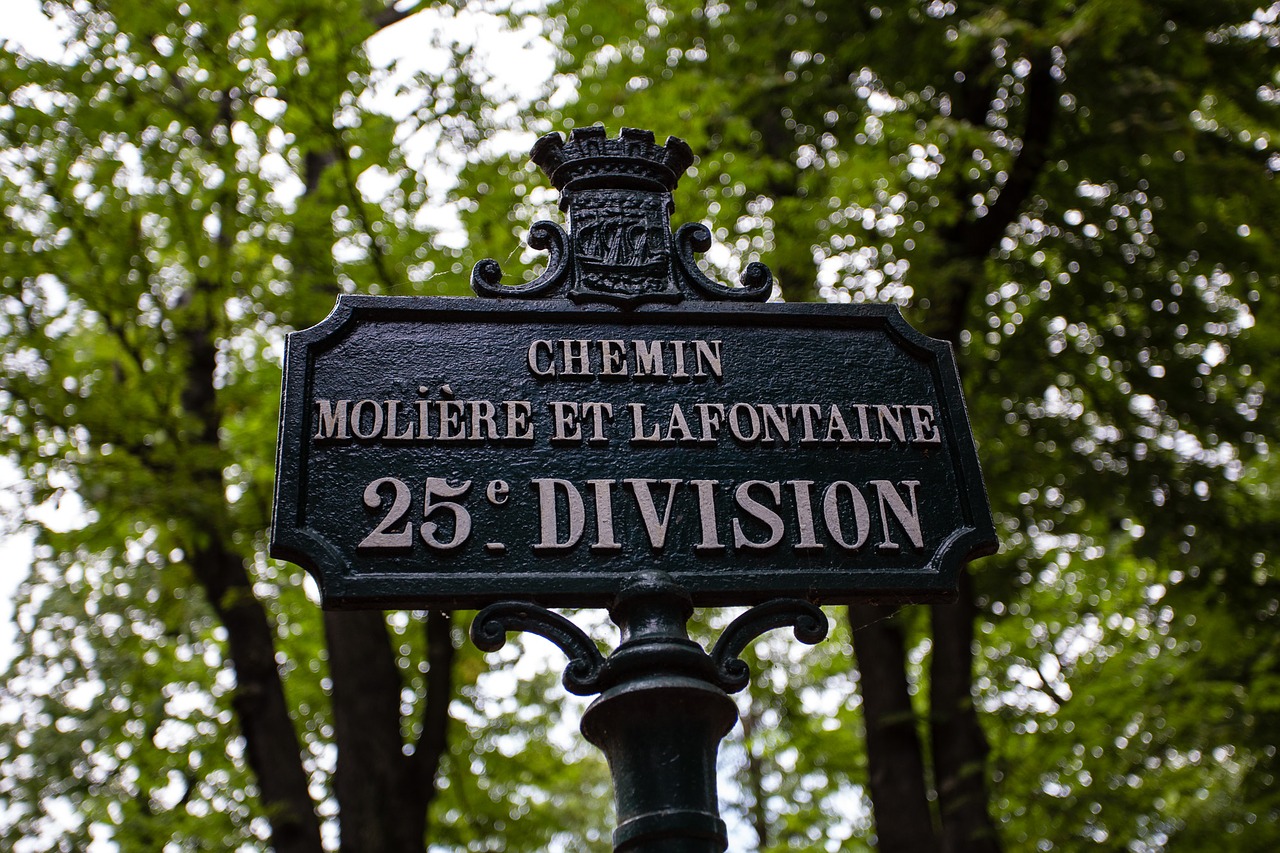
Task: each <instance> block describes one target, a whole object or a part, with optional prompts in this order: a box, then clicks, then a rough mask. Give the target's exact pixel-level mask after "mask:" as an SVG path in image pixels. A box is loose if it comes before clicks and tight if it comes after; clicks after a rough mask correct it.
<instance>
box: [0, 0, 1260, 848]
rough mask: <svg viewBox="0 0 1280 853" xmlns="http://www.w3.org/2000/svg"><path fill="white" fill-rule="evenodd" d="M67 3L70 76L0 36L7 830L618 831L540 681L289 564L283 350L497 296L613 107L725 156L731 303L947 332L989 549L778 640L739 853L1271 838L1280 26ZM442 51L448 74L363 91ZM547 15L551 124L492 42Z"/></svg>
mask: <svg viewBox="0 0 1280 853" xmlns="http://www.w3.org/2000/svg"><path fill="white" fill-rule="evenodd" d="M401 5H402V6H403V5H404V4H401ZM45 8H46V10H47V11H48V12H49V13H50V14H51V15H52V16H53V17H55V19H57V20H59V21H60V22H61V23H62V25H63V26H64V28H65V35H66V43H67V51H66V54H65V55H64V56H61V57H59V58H57V59H54V60H49V59H37V58H35V57H32V56H29V55H27V54H25V53H24V52H23V51H22V49H21V48H20V47H19V46H17V45H14V44H7V45H6V46H5V49H4V50H3V51H0V197H2V199H3V204H2V205H0V209H2V210H3V216H0V243H3V246H4V258H5V263H4V268H3V270H2V271H0V287H2V288H3V294H2V297H0V300H2V301H0V306H2V310H0V329H2V330H3V342H2V343H0V347H2V350H0V352H2V353H3V356H2V360H0V364H2V366H3V369H2V371H0V377H2V378H0V446H2V447H3V450H4V452H5V454H6V455H7V457H8V458H9V459H10V460H11V461H13V462H14V463H15V464H16V465H17V466H18V467H19V468H20V469H21V470H22V471H23V472H24V474H25V476H26V481H25V486H24V491H23V494H22V496H21V498H22V501H23V503H24V505H25V506H26V507H27V508H28V509H29V510H31V511H32V512H30V513H29V515H28V521H27V522H26V523H27V524H28V525H29V526H30V527H31V528H32V529H33V530H35V532H36V534H37V537H38V545H37V556H36V563H35V566H34V567H33V569H32V574H31V577H30V579H29V580H28V581H27V582H26V583H25V584H24V585H23V587H22V590H21V593H20V601H19V603H18V606H17V613H18V626H19V630H20V640H21V647H20V650H19V654H18V656H17V658H16V659H15V661H14V662H13V664H12V666H11V667H10V669H9V671H8V673H6V675H5V677H4V682H3V686H2V687H0V698H2V700H3V709H4V710H3V712H0V840H2V844H3V846H6V847H12V848H14V849H30V850H46V849H48V850H73V849H85V848H86V847H87V846H88V845H89V844H90V843H91V841H93V840H95V839H97V840H99V841H101V842H106V841H113V842H114V843H115V844H117V845H119V848H120V849H122V850H139V851H142V850H146V851H151V850H159V849H166V845H168V848H167V849H184V850H185V849H216V850H223V849H247V850H257V849H267V848H268V847H270V848H273V849H277V850H281V851H294V850H297V851H312V850H321V849H341V850H343V851H359V850H419V851H421V850H425V849H427V848H428V845H429V846H430V849H432V850H476V851H480V850H496V849H502V850H512V851H514V850H530V851H532V850H546V849H553V850H554V849H566V850H604V849H608V841H607V839H608V828H607V824H608V819H609V818H608V805H607V804H608V799H609V797H608V782H607V775H606V774H605V771H604V768H603V764H602V761H601V759H600V758H599V756H598V755H597V754H596V753H594V752H592V751H591V750H590V749H589V748H588V747H587V746H586V745H585V744H584V743H583V742H582V741H581V739H580V737H579V736H578V735H577V734H576V732H575V731H574V726H573V724H574V720H575V718H576V713H577V709H578V708H579V707H580V706H577V705H573V704H571V703H567V702H566V700H565V698H564V695H563V693H562V691H560V690H559V688H558V686H557V685H556V684H555V680H556V677H555V673H554V672H553V671H552V670H549V669H547V668H546V667H539V666H537V665H534V664H531V663H523V664H517V658H518V656H519V652H520V650H521V647H520V646H519V645H518V644H517V645H516V646H514V647H513V648H512V649H511V650H510V651H509V653H506V654H504V655H503V656H501V658H500V659H495V660H489V661H486V660H485V659H484V658H483V657H482V656H481V655H480V654H479V653H478V652H477V651H476V650H475V649H474V648H472V647H471V646H470V645H469V644H468V643H464V642H463V640H462V636H461V631H462V629H463V628H465V625H466V618H465V615H463V614H455V615H450V614H445V613H418V612H391V613H387V614H379V613H372V612H371V613H355V614H352V613H321V612H320V610H319V609H318V608H317V607H316V606H315V604H314V602H313V600H310V599H309V597H308V595H307V593H306V582H305V581H304V578H303V576H302V573H301V571H300V570H298V569H297V568H296V567H293V566H289V565H286V564H282V563H278V562H275V561H272V560H270V559H268V558H267V557H266V555H265V545H266V528H267V526H268V523H269V517H268V516H269V507H270V496H271V488H272V481H273V453H272V449H273V447H274V438H275V424H276V416H277V412H278V396H279V370H280V361H281V356H282V340H283V335H284V333H285V332H286V331H288V330H291V329H298V328H304V327H307V326H309V325H312V324H313V323H315V322H317V321H318V320H319V319H321V318H322V317H323V316H324V315H325V314H326V313H327V311H328V310H329V309H330V308H331V307H332V305H333V301H334V297H335V296H336V294H338V293H341V292H362V293H375V294H431V295H436V294H450V295H463V294H464V292H465V284H466V272H467V270H469V269H470V264H471V263H473V262H474V261H475V260H477V259H479V258H483V257H498V258H504V259H505V258H508V256H510V255H511V254H512V253H513V250H518V246H519V243H518V236H519V235H521V234H523V232H524V230H525V229H527V227H528V225H529V224H531V223H532V222H533V220H534V219H536V218H538V217H539V216H549V217H554V216H555V215H556V214H555V213H554V212H553V211H552V209H551V208H552V205H553V203H554V194H553V192H551V191H550V190H549V188H548V186H547V184H546V182H545V181H544V180H543V179H542V178H541V177H540V176H538V175H537V174H536V172H535V171H534V169H533V167H532V165H531V164H529V163H528V160H527V157H526V156H525V154H524V153H522V152H521V153H514V154H512V153H509V152H510V151H511V150H512V148H513V146H514V144H515V142H519V143H520V144H521V145H525V144H527V142H529V141H532V139H533V138H534V136H535V135H536V134H538V133H544V132H547V131H550V130H561V131H563V130H567V129H569V128H571V127H576V126H585V125H589V124H594V123H604V124H605V125H606V126H607V127H608V128H609V129H610V131H611V132H614V133H616V131H617V129H618V128H619V127H621V126H624V125H625V126H633V127H642V128H650V129H653V130H654V131H655V132H657V133H658V135H659V138H660V139H661V138H663V137H664V136H665V135H666V134H671V135H676V136H679V137H682V138H684V139H685V140H686V141H688V142H689V144H690V145H691V147H692V148H693V150H694V151H695V152H696V153H697V154H698V155H699V160H698V162H697V163H696V165H695V166H694V167H693V169H692V170H691V171H690V173H689V174H688V175H687V176H686V178H685V179H684V182H683V184H682V185H681V189H680V191H679V192H678V194H677V206H678V208H679V210H680V216H681V218H682V219H685V220H688V221H703V222H706V223H707V224H708V225H709V226H710V227H711V230H712V232H713V235H714V238H715V241H716V244H717V245H716V247H715V249H714V250H713V252H712V253H711V254H710V255H709V258H710V259H711V261H710V262H712V263H715V264H718V265H720V266H722V267H724V269H722V270H720V271H718V275H721V276H722V277H728V276H730V275H731V274H732V273H733V272H734V271H735V269H737V268H741V266H743V265H745V264H746V263H747V262H749V261H752V260H762V261H765V262H766V263H768V264H769V265H770V266H771V267H772V269H773V270H774V272H775V274H776V275H777V278H778V282H779V291H780V292H779V296H780V297H782V298H785V299H788V300H797V299H825V300H828V301H830V302H833V303H858V302H869V301H890V302H894V303H896V304H899V305H901V306H902V307H903V310H904V312H905V313H906V314H907V316H908V317H909V318H910V319H911V321H912V322H913V324H914V325H916V326H917V327H918V328H920V329H922V330H924V331H926V332H928V333H929V334H931V335H933V336H935V337H940V338H943V339H946V340H949V341H951V342H952V344H953V345H954V346H955V347H956V350H957V354H958V355H959V357H960V361H961V370H962V378H963V380H964V384H965V391H966V396H967V399H968V401H969V408H970V417H971V420H972V422H973V428H974V433H975V435H976V436H977V437H978V440H979V445H980V448H979V450H980V456H981V458H982V461H983V468H984V472H985V477H986V483H987V488H988V491H989V493H990V497H991V501H992V505H993V508H994V510H995V512H996V520H997V527H998V529H999V530H1000V533H1001V538H1002V548H1001V552H1000V554H999V555H997V556H994V557H990V558H986V559H984V560H982V561H980V562H979V563H976V564H975V565H974V566H973V567H972V570H971V572H970V573H969V575H967V576H966V577H965V579H964V581H963V583H962V585H961V596H960V599H959V601H958V602H957V603H956V604H952V605H936V606H932V607H927V608H926V607H915V608H888V607H883V606H878V605H868V604H855V605H852V606H850V607H848V608H845V609H841V610H839V611H834V610H833V611H832V615H833V616H836V617H838V627H837V630H836V632H835V634H834V636H833V637H832V638H831V639H829V640H828V641H826V643H824V644H823V645H821V646H819V647H817V648H815V649H813V650H808V651H806V652H805V653H804V655H803V656H802V655H800V654H798V653H797V650H796V649H795V648H794V647H793V644H792V643H790V642H789V638H788V639H773V640H770V641H767V642H762V643H760V644H758V645H757V647H756V649H755V650H754V651H755V656H756V665H755V667H754V673H755V676H754V680H753V683H752V685H751V688H750V690H749V693H748V695H747V696H746V698H744V699H743V701H742V703H741V707H742V727H741V728H740V729H739V730H737V731H736V732H735V733H734V735H733V736H732V738H731V741H730V742H728V743H727V744H726V746H725V747H724V749H723V759H724V765H725V776H726V777H727V778H730V779H732V781H733V784H731V785H725V786H723V787H722V796H723V798H724V800H725V803H724V808H725V810H726V811H727V812H728V813H730V814H732V815H736V816H737V818H738V820H737V825H738V826H739V829H738V830H737V831H736V833H735V836H734V841H733V844H734V847H735V849H738V847H742V848H743V849H759V850H762V851H764V850H795V849H800V850H837V849H878V850H882V851H889V850H921V851H924V850H928V851H933V850H939V849H941V850H956V851H959V850H998V849H1001V848H1007V849H1010V850H1030V849H1076V848H1080V849H1084V848H1092V847H1095V846H1096V845H1098V844H1099V843H1103V842H1105V843H1106V844H1107V845H1108V846H1111V847H1116V848H1123V849H1129V850H1165V849H1192V850H1195V849H1203V848H1205V847H1209V846H1221V845H1222V844H1224V843H1226V844H1228V845H1229V846H1230V847H1231V848H1232V849H1239V850H1269V849H1273V848H1274V847H1275V846H1276V845H1277V843H1278V842H1280V838H1278V837H1277V836H1278V834H1280V830H1277V827H1278V826H1280V794H1277V793H1276V792H1277V790H1278V787H1277V785H1276V779H1275V775H1276V773H1277V758H1276V748H1277V744H1276V737H1275V735H1274V732H1276V731H1280V625H1278V617H1277V612H1278V611H1280V579H1278V578H1277V564H1276V547H1277V542H1276V539H1277V536H1278V535H1280V507H1277V503H1276V496H1275V495H1274V494H1273V493H1272V489H1273V488H1276V487H1277V486H1278V485H1280V471H1278V470H1277V465H1276V461H1275V460H1274V458H1273V456H1272V454H1271V452H1270V447H1269V444H1270V441H1271V437H1272V436H1274V435H1276V434H1277V433H1278V432H1280V430H1278V429H1277V427H1278V426H1280V424H1278V423H1277V421H1278V419H1280V410H1278V409H1277V407H1275V406H1272V405H1268V404H1267V402H1266V401H1267V391H1268V388H1269V387H1274V385H1275V383H1276V382H1280V375H1277V370H1278V369H1280V368H1278V367H1277V365H1278V364H1280V338H1278V337H1277V331H1276V328H1275V326H1274V324H1273V323H1271V322H1269V318H1268V309H1269V307H1270V306H1273V305H1274V304H1275V303H1276V300H1277V293H1280V288H1278V285H1280V279H1278V274H1277V272H1276V271H1277V270H1278V269H1280V263H1278V262H1280V252H1278V251H1277V244H1276V241H1275V238H1274V236H1273V234H1272V231H1273V229H1272V228H1271V223H1272V222H1273V221H1275V220H1276V218H1277V213H1278V212H1280V211H1278V210H1277V208H1278V207H1280V193H1277V192H1276V189H1277V188H1276V183H1275V181H1276V173H1277V171H1278V170H1280V155H1277V154H1276V153H1275V144H1276V134H1277V127H1276V124H1277V117H1278V114H1277V105H1278V103H1280V95H1278V91H1280V64H1278V63H1277V48H1278V47H1280V20H1278V19H1280V5H1276V4H1273V5H1271V6H1270V7H1263V8H1259V7H1258V6H1257V4H1256V3H1239V2H1234V0H1223V2H1217V3H1186V2H1175V0H1165V1H1164V2H1139V0H1107V2H1103V0H1075V2H1067V0H1054V2H1044V3H1038V4H1021V3H1011V2H998V3H997V2H986V3H981V2H975V3H964V2H950V3H944V2H924V0H885V2H878V3H875V4H870V3H867V4H862V3H859V4H851V3H847V2H826V0H794V2H793V1H792V0H786V2H771V3H757V2H746V3H741V4H714V3H701V2H665V3H659V2H630V0H620V2H616V3H611V4H608V5H602V4H591V5H588V4H586V3H582V2H576V0H575V2H567V0H566V2H551V3H549V4H548V5H547V6H546V7H545V8H543V7H541V6H538V7H532V6H529V7H527V6H523V5H518V4H517V5H506V4H497V5H494V4H488V3H474V4H440V5H439V6H436V5H431V4H425V3H424V4H419V5H415V6H412V7H409V8H397V7H384V6H382V5H381V4H379V3H373V2H369V0H341V1H340V2H331V3H326V4H323V5H322V6H321V5H316V4H310V3H306V2H296V0H240V2H237V3H234V4H226V3H219V4H213V3H201V2H193V0H187V2H182V3H173V4H171V3H152V4H136V3H133V4H129V3H117V2H110V1H109V0H97V2H89V0H76V1H75V2H57V0H53V1H52V2H46V3H45ZM409 16H412V17H413V18H414V20H413V21H405V20H404V19H405V18H406V17H409ZM464 19H465V20H464ZM459 21H464V24H465V25H463V26H457V24H458V22H459ZM473 24H474V26H482V27H484V28H485V29H483V30H480V31H479V34H478V35H476V37H475V38H474V39H472V38H470V37H463V36H460V35H459V33H462V32H465V31H466V30H467V29H468V27H469V26H472V25H473ZM407 26H413V27H418V28H419V29H417V30H415V32H423V33H428V34H431V35H430V38H431V39H432V43H431V44H429V45H427V46H425V47H424V48H423V50H428V49H429V50H432V51H435V52H436V53H437V54H438V55H439V56H440V57H441V61H440V62H439V63H436V64H435V65H432V64H430V63H425V64H420V66H419V67H417V68H415V69H413V70H409V69H408V66H406V67H405V69H395V68H392V69H382V68H379V67H377V66H375V65H374V64H373V63H371V62H370V60H369V57H368V48H367V45H368V41H369V39H370V38H371V37H372V36H374V34H375V33H377V32H379V31H380V30H387V28H393V29H394V28H399V27H407ZM539 30H540V31H541V33H542V37H543V38H545V39H546V41H547V42H548V43H549V44H550V45H551V49H552V50H553V52H554V55H555V62H556V70H555V73H554V75H553V76H552V77H551V79H550V80H548V81H547V83H546V85H545V91H544V94H543V95H542V96H541V97H540V98H535V99H534V100H533V101H532V102H528V103H526V102H524V101H522V100H521V99H520V98H519V97H518V96H517V95H515V94H513V93H511V92H510V91H508V90H506V89H504V87H503V86H502V85H501V82H502V81H501V80H500V79H495V78H493V76H492V74H491V72H490V71H489V70H488V69H487V68H486V67H485V66H484V64H483V63H482V62H481V61H480V54H481V53H482V52H483V51H482V45H483V43H484V42H485V40H486V38H491V37H492V36H491V35H490V34H492V33H494V32H497V31H506V32H512V31H518V32H525V33H531V32H534V31H539ZM387 93H391V95H390V96H388V94H387ZM388 103H391V105H390V106H388ZM408 150H426V151H428V152H431V154H430V157H429V159H428V160H427V161H426V162H425V163H423V162H417V161H413V162H410V161H408V160H407V159H406V156H405V152H406V151H408ZM454 214H456V215H454ZM520 260H521V261H522V263H523V264H524V267H525V272H526V274H528V275H532V274H533V273H534V268H535V267H536V265H537V264H538V259H537V255H536V253H525V254H523V255H521V257H520ZM783 356H784V357H785V354H783ZM68 496H74V498H73V499H74V500H78V501H79V502H80V503H81V504H82V505H83V509H84V512H83V519H84V524H83V526H82V527H80V528H78V529H75V530H71V531H60V530H55V529H51V528H50V527H48V526H42V525H41V524H40V522H39V520H38V519H39V518H40V515H39V513H38V512H35V510H36V508H38V507H40V506H42V505H47V504H49V503H50V502H56V501H58V500H62V499H68ZM583 618H586V619H590V618H593V616H592V614H584V617H583ZM719 618H720V617H719V616H718V615H717V614H707V619H708V621H709V622H711V623H716V622H717V621H718V620H719ZM600 636H602V637H603V636H604V633H601V634H600ZM531 645H532V644H531ZM552 669H553V668H552ZM1224 839H1226V840H1225V841H1224ZM19 845H25V846H19Z"/></svg>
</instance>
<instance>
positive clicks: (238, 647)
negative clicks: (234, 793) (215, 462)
mask: <svg viewBox="0 0 1280 853" xmlns="http://www.w3.org/2000/svg"><path fill="white" fill-rule="evenodd" d="M191 566H192V569H193V571H194V572H195V575H196V578H197V579H198V580H199V581H200V583H201V585H202V586H203V587H204V591H205V595H206V596H208V599H209V603H210V604H211V605H213V609H214V612H215V613H216V614H217V615H218V618H219V619H220V620H221V622H222V624H223V626H224V627H225V628H226V629H227V651H228V655H229V657H230V659H231V665H232V667H233V668H234V670H235V674H236V690H235V695H234V698H233V699H232V705H233V707H234V708H235V711H236V717H237V719H238V720H239V723H240V732H241V734H242V735H244V740H245V755H246V758H247V759H248V762H249V767H250V768H251V769H252V770H253V773H254V775H255V776H256V777H257V779H258V789H259V791H260V792H261V793H260V795H259V799H260V800H261V801H262V807H263V810H264V811H265V812H266V814H267V815H268V819H269V820H270V823H271V846H272V849H273V850H275V851H276V853H320V851H321V849H322V848H321V845H320V823H319V820H318V819H317V818H316V814H315V809H314V806H313V804H312V800H311V794H310V793H309V792H308V790H307V782H308V780H307V774H306V772H305V771H304V770H303V767H302V758H301V753H300V745H299V742H298V733H297V731H296V730H295V729H294V727H293V720H292V719H291V718H290V716H289V706H288V704H287V703H286V701H285V695H284V685H283V684H282V683H281V681H280V670H279V669H278V668H277V667H276V649H275V635H274V632H273V631H272V629H271V625H270V623H269V622H268V621H267V615H266V612H265V611H264V610H263V607H262V604H261V602H259V601H258V599H257V598H255V597H254V595H253V585H252V583H251V582H250V580H249V576H248V574H247V573H246V571H245V568H244V562H243V561H242V560H241V559H240V558H239V557H238V556H236V555H235V554H231V553H229V552H228V551H226V550H225V549H224V548H223V547H222V543H221V542H219V541H218V540H216V539H214V540H213V541H212V542H210V543H209V544H208V545H206V546H205V547H202V548H198V549H196V551H195V552H194V553H193V554H192V555H191Z"/></svg>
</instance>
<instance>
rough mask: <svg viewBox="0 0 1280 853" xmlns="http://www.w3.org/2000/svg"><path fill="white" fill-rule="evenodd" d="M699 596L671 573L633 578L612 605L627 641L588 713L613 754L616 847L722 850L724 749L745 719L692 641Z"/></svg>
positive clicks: (631, 851) (628, 850)
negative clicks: (720, 765)
mask: <svg viewBox="0 0 1280 853" xmlns="http://www.w3.org/2000/svg"><path fill="white" fill-rule="evenodd" d="M692 614H693V605H692V603H691V601H690V599H689V595H688V593H687V592H685V591H684V590H683V589H681V588H680V587H679V586H677V585H676V584H675V583H674V582H673V581H672V580H671V577H670V576H669V575H667V574H666V573H665V572H644V573H641V574H640V575H638V576H637V577H636V578H634V579H632V581H631V582H629V583H628V584H627V586H625V587H624V588H623V590H622V592H621V593H620V594H619V596H618V599H617V602H616V603H615V605H614V607H613V608H612V609H611V611H610V616H611V617H612V619H613V621H614V622H615V623H616V624H617V625H618V627H619V628H621V629H622V643H621V644H620V645H619V646H618V649H617V650H616V651H615V652H614V653H613V655H612V656H611V657H610V658H609V660H608V664H607V667H608V669H609V676H610V677H609V678H608V682H610V684H611V686H609V687H608V689H606V690H605V691H604V693H603V694H602V695H601V696H600V697H599V698H598V699H596V700H595V701H594V702H592V703H591V706H590V707H588V708H587V711H586V713H585V714H583V717H582V734H583V736H584V737H586V739H587V740H588V741H590V742H591V743H593V744H594V745H596V746H597V747H599V748H600V749H601V750H602V751H603V752H604V754H605V756H606V757H607V758H608V760H609V769H610V771H611V773H612V775H613V788H614V800H615V803H616V806H617V814H618V827H617V829H616V830H615V831H614V833H613V844H614V850H615V851H616V853H722V851H724V850H725V849H726V848H727V846H728V836H727V835H726V831H725V824H724V821H723V820H721V819H720V806H719V802H718V800H717V796H716V753H717V751H718V750H719V748H720V741H721V740H722V739H723V738H724V736H725V735H727V734H728V733H729V730H730V729H732V728H733V724H734V723H735V722H736V721H737V719H738V709H737V705H736V704H735V703H734V701H733V700H732V699H730V698H729V694H728V693H726V692H725V691H724V690H723V689H722V688H721V687H720V686H719V685H718V684H717V683H716V681H717V678H716V670H715V666H714V664H713V662H712V659H711V657H710V656H708V655H707V653H706V652H704V651H703V650H702V647H701V646H699V645H698V644H697V643H695V642H693V641H692V640H690V639H689V635H688V633H687V631H686V628H685V625H686V623H687V622H688V620H689V617H690V616H691V615H692Z"/></svg>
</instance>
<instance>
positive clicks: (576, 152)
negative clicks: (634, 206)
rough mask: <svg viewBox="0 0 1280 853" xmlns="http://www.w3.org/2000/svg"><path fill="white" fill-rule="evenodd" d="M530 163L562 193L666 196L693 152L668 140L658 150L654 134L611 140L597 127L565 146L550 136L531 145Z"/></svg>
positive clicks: (573, 135)
mask: <svg viewBox="0 0 1280 853" xmlns="http://www.w3.org/2000/svg"><path fill="white" fill-rule="evenodd" d="M530 157H531V158H532V160H533V162H534V163H536V164H537V165H538V168H540V169H542V171H543V172H544V173H545V174H546V176H547V177H548V178H550V179H551V183H552V184H553V185H555V188H556V189H558V190H560V191H561V193H564V192H565V191H566V190H569V191H572V190H575V189H587V188H589V187H592V186H608V187H626V186H634V187H636V188H640V189H657V190H663V191H666V192H670V191H672V190H674V189H675V188H676V184H677V183H678V182H679V180H680V176H681V175H683V174H684V172H685V170H686V169H688V168H689V167H690V166H691V165H693V150H692V149H690V148H689V145H688V144H687V143H686V142H685V141H684V140H683V139H679V138H677V137H675V136H669V137H667V142H666V144H665V145H662V146H659V145H658V144H656V143H655V142H654V138H653V131H650V130H636V129H634V128H630V127H624V128H623V129H622V132H621V133H619V134H618V137H617V138H616V139H610V138H609V136H608V134H607V133H606V131H605V129H604V128H603V127H601V126H599V125H597V126H595V127H580V128H576V129H574V130H573V131H571V132H570V133H569V141H568V142H565V141H564V137H563V136H561V135H560V134H559V133H548V134H547V135H546V136H544V137H542V138H541V139H539V140H538V141H537V142H536V143H534V146H533V150H532V151H531V152H530ZM655 185H656V186H655ZM562 206H563V201H562Z"/></svg>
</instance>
